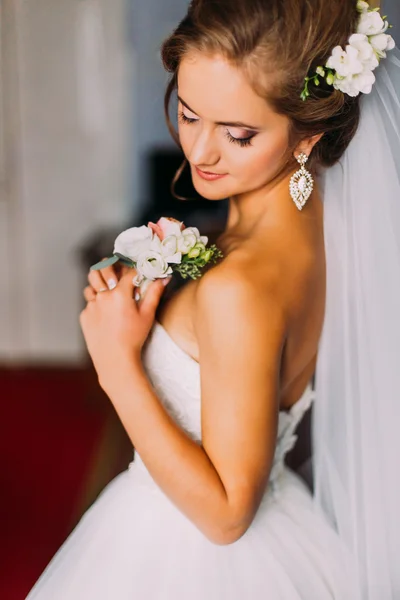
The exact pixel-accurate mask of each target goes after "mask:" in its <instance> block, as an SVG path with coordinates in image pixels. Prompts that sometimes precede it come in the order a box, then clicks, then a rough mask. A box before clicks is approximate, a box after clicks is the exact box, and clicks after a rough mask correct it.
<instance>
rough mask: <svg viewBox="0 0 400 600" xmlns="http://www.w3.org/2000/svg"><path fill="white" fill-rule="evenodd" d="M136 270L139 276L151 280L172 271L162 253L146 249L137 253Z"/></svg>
mask: <svg viewBox="0 0 400 600" xmlns="http://www.w3.org/2000/svg"><path fill="white" fill-rule="evenodd" d="M136 270H137V272H138V274H139V275H140V276H142V277H145V278H146V279H151V280H154V279H160V278H164V277H168V275H170V274H171V273H172V268H171V267H170V266H169V264H168V262H167V261H166V260H165V258H164V257H163V256H162V254H159V253H158V252H154V250H147V251H145V252H142V254H140V255H139V257H138V260H137V264H136Z"/></svg>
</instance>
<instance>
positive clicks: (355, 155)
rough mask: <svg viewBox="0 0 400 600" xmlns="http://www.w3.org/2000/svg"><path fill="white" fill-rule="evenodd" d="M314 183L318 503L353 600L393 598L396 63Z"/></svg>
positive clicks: (397, 521)
mask: <svg viewBox="0 0 400 600" xmlns="http://www.w3.org/2000/svg"><path fill="white" fill-rule="evenodd" d="M375 74H376V77H377V81H376V83H375V85H374V87H373V91H372V92H371V94H369V95H366V96H363V97H362V99H361V103H362V104H361V122H360V126H359V129H358V132H357V134H356V136H355V138H354V139H353V140H352V142H351V144H350V146H349V148H348V150H347V151H346V153H345V155H344V157H343V159H342V160H341V161H340V163H339V164H337V165H335V166H334V167H332V168H330V169H327V170H326V171H325V172H324V173H323V175H322V176H321V179H320V185H321V188H322V194H323V203H324V235H325V250H326V266H327V297H326V313H325V321H324V326H323V331H322V335H321V339H320V345H319V352H318V361H317V367H316V402H315V406H314V415H313V445H314V458H313V468H314V483H315V487H314V490H315V502H316V505H317V507H318V509H320V510H322V511H323V512H324V514H325V515H327V516H328V518H329V519H330V521H331V522H332V524H333V525H334V527H335V528H336V529H337V531H338V533H339V535H340V537H341V538H342V540H343V541H344V542H345V544H346V546H347V547H348V548H349V549H350V551H351V553H352V554H353V556H354V558H355V565H354V570H355V573H354V575H355V577H356V580H357V582H358V588H359V591H358V593H359V596H358V598H357V600H399V599H400V52H399V50H398V49H397V48H396V49H395V50H393V51H391V52H390V53H388V56H387V58H386V59H383V60H382V62H381V64H380V66H379V68H378V69H377V70H376V71H375Z"/></svg>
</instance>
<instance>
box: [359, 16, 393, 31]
mask: <svg viewBox="0 0 400 600" xmlns="http://www.w3.org/2000/svg"><path fill="white" fill-rule="evenodd" d="M388 27H389V23H388V22H387V21H384V20H383V19H382V17H381V15H380V14H379V13H378V12H377V11H368V12H362V13H361V16H360V20H359V23H358V27H357V33H363V34H364V35H378V33H384V32H385V31H386V29H387V28H388Z"/></svg>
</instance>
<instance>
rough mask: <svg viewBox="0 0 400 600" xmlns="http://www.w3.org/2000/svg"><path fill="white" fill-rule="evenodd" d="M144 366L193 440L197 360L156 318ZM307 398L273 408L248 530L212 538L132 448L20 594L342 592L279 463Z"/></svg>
mask: <svg viewBox="0 0 400 600" xmlns="http://www.w3.org/2000/svg"><path fill="white" fill-rule="evenodd" d="M143 364H144V366H145V368H146V371H147V373H148V376H149V377H150V379H151V381H152V383H153V385H154V388H155V390H156V392H157V394H158V396H159V398H160V400H161V401H162V402H163V404H164V406H165V408H166V409H167V410H168V411H169V412H170V413H171V414H172V415H173V417H174V418H175V419H176V421H177V422H179V423H180V425H181V426H182V427H184V429H185V430H186V431H187V432H188V434H189V435H190V436H191V437H192V438H193V439H196V440H198V441H200V440H201V428H200V423H201V421H200V402H201V394H200V366H199V364H198V363H197V362H196V361H195V360H193V359H192V358H191V357H190V356H189V355H187V354H186V353H185V352H184V351H183V350H182V349H181V348H180V347H179V346H178V345H177V344H176V343H175V342H174V341H173V339H172V338H171V337H170V335H169V334H168V333H167V331H166V330H165V329H164V327H163V326H162V325H161V324H160V323H158V322H155V325H154V327H153V329H152V331H151V333H150V336H149V339H148V341H147V343H146V345H145V347H144V350H143ZM311 401H312V392H311V390H310V389H309V388H308V390H307V392H306V393H305V394H304V395H303V397H302V398H301V400H300V401H298V402H297V403H296V404H295V405H294V406H293V407H292V409H291V410H290V411H289V412H283V411H282V412H280V415H279V434H278V440H277V447H276V454H275V459H274V465H273V468H272V472H271V476H270V481H269V484H268V487H267V488H266V491H265V495H264V498H263V501H262V503H261V505H260V507H259V510H258V512H257V514H256V517H255V519H254V521H253V523H252V525H251V527H250V528H249V529H248V531H247V532H246V533H245V534H244V535H243V536H242V537H241V538H240V539H239V540H238V541H237V542H235V543H233V544H230V545H216V544H213V543H212V542H210V541H209V540H208V539H207V538H206V537H205V536H204V535H203V534H202V533H201V532H200V531H199V530H198V529H197V528H196V527H195V525H194V524H193V523H192V522H191V521H190V520H189V519H188V518H187V517H186V516H185V515H184V514H183V513H181V512H180V510H179V509H178V508H177V507H176V506H175V505H174V504H172V502H171V501H170V500H169V498H168V497H167V496H166V495H165V494H164V492H163V491H162V490H161V489H160V488H159V487H158V486H157V484H156V483H155V482H154V480H153V479H152V477H151V475H150V473H149V472H148V471H147V469H146V467H145V465H144V463H143V462H142V461H141V459H140V456H139V455H138V454H137V453H136V455H135V460H134V461H133V462H132V463H131V464H130V465H129V468H128V469H127V470H126V471H124V472H123V473H121V474H120V475H118V476H117V477H116V478H115V479H114V480H113V481H112V482H111V483H110V484H108V486H107V487H106V488H105V489H104V490H103V492H102V493H101V494H100V496H99V497H98V499H97V500H96V501H95V502H94V504H93V505H92V506H91V507H90V508H89V510H88V511H87V512H86V513H85V514H84V516H83V517H82V519H81V520H80V522H79V523H78V525H77V527H76V528H75V530H74V531H73V532H72V533H71V535H70V536H69V537H68V539H67V540H66V541H65V542H64V544H63V545H62V546H61V548H60V549H59V551H58V552H57V553H56V555H55V556H54V557H53V559H52V560H51V562H50V563H49V565H48V566H47V568H46V569H45V571H44V572H43V574H42V576H41V577H40V579H39V580H38V581H37V582H36V584H35V586H34V587H33V589H32V590H31V592H30V593H29V595H28V597H27V598H28V599H29V600H34V599H35V600H67V599H68V600H106V599H107V600H239V599H240V600H261V599H263V600H267V599H268V600H328V599H329V600H350V599H351V598H354V596H353V594H352V591H351V590H350V583H349V581H350V579H349V577H348V575H347V572H346V569H347V568H348V562H347V559H346V558H345V556H344V553H343V550H342V549H341V547H340V545H339V541H338V539H337V537H336V534H335V533H334V532H333V530H331V529H330V527H329V526H328V525H327V523H326V522H325V520H323V518H322V517H321V516H320V515H319V514H317V512H316V509H315V505H314V502H313V499H312V496H311V494H310V492H309V490H308V488H307V487H306V485H305V484H304V483H303V482H302V480H301V479H300V478H299V477H298V476H297V475H295V474H294V473H293V472H291V471H290V470H289V469H288V468H287V467H286V466H285V465H284V457H285V454H286V453H287V452H288V451H289V450H290V449H291V448H292V447H293V445H294V442H295V440H296V436H295V434H294V430H295V428H296V426H297V425H298V423H299V421H300V420H301V418H302V416H303V414H304V413H305V411H306V410H307V409H308V408H309V406H310V403H311Z"/></svg>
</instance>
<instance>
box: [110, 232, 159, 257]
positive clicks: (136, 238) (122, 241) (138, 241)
mask: <svg viewBox="0 0 400 600" xmlns="http://www.w3.org/2000/svg"><path fill="white" fill-rule="evenodd" d="M152 239H153V232H152V231H151V229H150V227H147V226H146V225H142V226H141V227H131V228H130V229H126V230H125V231H122V233H120V234H119V236H118V237H117V239H116V240H115V242H114V254H116V253H119V254H122V255H123V256H128V257H129V258H130V259H131V260H133V261H135V262H136V260H137V257H138V256H139V254H141V253H142V252H143V251H145V250H147V249H148V248H150V244H151V242H152Z"/></svg>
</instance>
